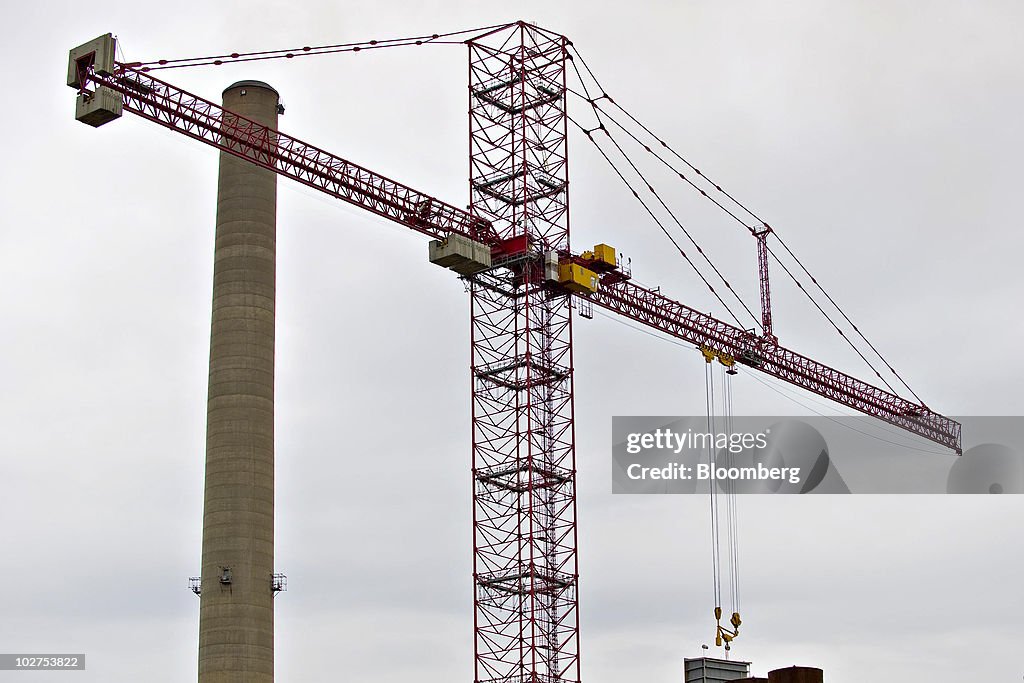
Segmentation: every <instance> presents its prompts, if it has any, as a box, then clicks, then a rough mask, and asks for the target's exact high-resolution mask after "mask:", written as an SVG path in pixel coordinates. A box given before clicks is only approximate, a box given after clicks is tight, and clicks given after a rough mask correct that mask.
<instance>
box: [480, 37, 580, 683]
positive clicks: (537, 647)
mask: <svg viewBox="0 0 1024 683" xmlns="http://www.w3.org/2000/svg"><path fill="white" fill-rule="evenodd" d="M567 49H568V41H567V40H566V38H565V37H564V36H561V35H558V34H555V33H551V32H549V31H545V30H543V29H539V28H537V27H534V26H531V25H529V24H525V23H522V22H520V23H518V24H514V25H512V26H508V27H504V28H502V29H499V30H497V31H493V32H491V33H488V34H485V35H484V36H481V37H478V38H474V39H473V40H471V41H469V60H470V64H469V76H470V87H469V99H470V102H469V105H470V192H471V202H472V205H471V211H472V212H473V213H474V214H475V215H477V216H479V217H482V218H484V219H486V220H488V221H490V222H491V224H492V225H493V227H494V229H495V231H496V232H497V233H498V235H499V236H500V237H501V238H502V239H503V240H505V242H506V243H507V245H508V249H507V250H505V251H506V253H507V254H509V255H508V256H507V257H506V258H504V259H503V258H502V257H501V256H500V255H499V256H497V257H496V258H495V265H502V266H503V267H501V268H498V269H496V270H489V271H485V272H484V273H482V274H478V275H476V276H474V277H473V278H471V280H470V285H469V287H470V293H471V309H470V311H471V318H472V323H471V324H472V331H471V338H472V342H471V344H472V372H473V477H474V491H473V535H474V544H473V549H474V567H473V572H474V580H475V600H474V604H475V620H474V628H475V631H476V633H475V646H474V655H475V659H476V675H475V680H476V681H479V682H481V683H482V682H483V681H503V682H507V681H515V682H517V683H525V682H527V681H529V682H531V683H532V682H534V681H537V682H540V681H543V682H545V683H547V682H553V681H577V680H579V616H578V610H577V576H578V573H577V559H576V474H575V472H576V463H575V446H574V432H573V378H572V311H571V308H570V296H569V295H568V292H567V291H566V290H565V289H564V288H560V287H557V286H552V285H551V280H550V279H546V278H545V268H551V267H552V264H551V263H550V262H549V261H548V262H546V261H545V259H543V258H538V255H539V254H543V253H551V252H560V253H563V254H568V253H569V206H568V178H569V167H568V158H567V149H566V134H567V130H566V123H567V119H566V109H565V106H566V102H565V99H566V98H565V93H566V82H565V76H566V73H565V66H566V60H567V59H568V58H569V57H568V51H567ZM524 247H525V248H524ZM499 251H500V250H499ZM554 267H555V268H557V263H556V264H554ZM554 279H555V280H557V276H556V277H555V278H554Z"/></svg>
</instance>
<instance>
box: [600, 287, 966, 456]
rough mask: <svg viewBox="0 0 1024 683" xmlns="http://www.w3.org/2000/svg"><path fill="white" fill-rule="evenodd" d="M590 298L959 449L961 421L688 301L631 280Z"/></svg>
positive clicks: (666, 331)
mask: <svg viewBox="0 0 1024 683" xmlns="http://www.w3.org/2000/svg"><path fill="white" fill-rule="evenodd" d="M587 298H588V299H589V300H590V301H592V302H593V303H595V304H597V305H598V306H601V307H603V308H606V309H608V310H610V311H613V312H615V313H618V314H620V315H623V316H625V317H627V318H632V319H633V320H636V321H637V322H641V323H644V324H645V325H649V326H650V327H653V328H654V329H656V330H659V331H661V332H665V333H667V334H670V335H672V336H674V337H678V338H680V339H684V340H686V341H688V342H690V343H692V344H694V345H696V346H698V347H699V346H707V347H708V348H710V349H712V350H713V351H715V352H717V353H721V354H728V355H730V356H732V357H734V358H735V359H736V360H737V361H739V362H740V363H743V364H745V365H747V366H749V367H751V368H754V369H755V370H760V371H761V372H764V373H765V374H768V375H772V376H774V377H778V378H779V379H782V380H785V381H786V382H789V383H790V384H795V385H796V386H798V387H801V388H804V389H807V390H808V391H811V392H813V393H815V394H818V395H819V396H824V397H825V398H828V399H831V400H833V401H835V402H836V403H840V404H842V405H845V406H849V407H850V408H853V409H855V410H857V411H859V412H861V413H864V414H865V415H872V416H874V417H877V418H878V419H880V420H884V421H885V422H889V423H890V424H894V425H896V426H898V427H902V428H903V429H905V430H907V431H908V432H912V433H914V434H918V435H920V436H923V437H924V438H926V439H929V440H931V441H934V442H936V443H939V444H942V445H943V446H946V447H948V448H951V449H953V450H955V451H956V452H957V453H960V424H959V423H958V422H956V421H955V420H952V419H950V418H948V417H943V416H942V415H939V414H938V413H936V412H934V411H932V410H930V409H929V408H927V407H926V406H923V405H921V404H918V403H914V402H912V401H908V400H907V399H904V398H902V397H900V396H897V395H896V394H893V393H890V392H888V391H885V390H884V389H879V388H878V387H875V386H872V385H870V384H868V383H867V382H862V381H861V380H859V379H857V378H855V377H851V376H850V375H847V374H845V373H843V372H840V371H839V370H836V369H834V368H830V367H828V366H827V365H824V364H822V363H819V362H817V361H815V360H812V359H811V358H808V357H807V356H803V355H801V354H799V353H797V352H795V351H790V350H789V349H787V348H784V347H782V346H779V345H778V344H776V343H774V341H772V340H767V339H765V338H764V337H760V336H758V335H755V334H754V333H753V332H751V331H750V330H743V329H740V328H738V327H735V326H733V325H730V324H729V323H725V322H722V321H721V320H718V319H717V318H713V317H711V316H709V315H707V314H705V313H701V312H700V311H697V310H694V309H692V308H690V307H689V306H686V305H685V304H681V303H679V302H678V301H673V300H672V299H670V298H668V297H666V296H665V295H663V294H661V293H660V292H658V291H657V290H653V289H647V288H645V287H641V286H640V285H638V284H636V283H634V282H632V281H626V282H614V281H607V280H604V281H602V283H601V288H600V289H599V290H598V291H597V293H595V294H591V295H588V296H587Z"/></svg>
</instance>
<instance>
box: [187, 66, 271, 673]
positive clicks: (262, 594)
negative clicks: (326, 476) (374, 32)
mask: <svg viewBox="0 0 1024 683" xmlns="http://www.w3.org/2000/svg"><path fill="white" fill-rule="evenodd" d="M224 109H226V110H228V111H232V112H236V113H238V114H240V115H242V116H245V117H247V118H250V119H253V120H255V121H257V122H259V123H262V124H264V125H267V126H269V127H272V128H273V129H275V130H276V129H277V115H278V94H277V92H276V91H275V90H274V89H273V88H271V87H270V86H268V85H267V84H265V83H259V82H256V81H242V82H239V83H236V84H234V85H232V86H231V87H230V88H228V89H227V90H225V91H224ZM227 124H230V122H226V125H227ZM276 230H277V175H276V174H275V173H273V172H272V171H268V170H266V169H262V168H259V167H257V166H255V165H254V164H251V163H249V162H248V161H245V160H243V159H239V158H237V157H234V156H232V155H230V154H227V153H224V152H222V153H221V157H220V179H219V186H218V191H217V233H216V247H215V256H214V271H213V323H212V329H211V333H210V384H209V399H208V404H207V428H206V490H205V500H204V509H203V558H202V581H201V584H200V586H201V592H200V607H199V681H200V683H272V681H273V680H274V586H273V578H272V577H273V573H274V297H275V256H276Z"/></svg>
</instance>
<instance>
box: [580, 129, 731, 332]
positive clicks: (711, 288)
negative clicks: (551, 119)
mask: <svg viewBox="0 0 1024 683" xmlns="http://www.w3.org/2000/svg"><path fill="white" fill-rule="evenodd" d="M567 118H568V119H569V121H570V122H572V124H573V125H574V126H576V127H577V128H579V129H580V130H581V131H583V134H584V135H586V136H587V138H588V139H589V140H590V141H591V142H592V143H594V147H596V148H597V150H598V152H600V154H601V156H602V157H603V158H604V160H605V161H606V162H607V163H608V165H609V166H611V168H612V170H613V171H615V174H616V175H617V176H618V177H619V179H620V180H622V182H623V183H624V184H625V185H626V187H627V188H628V189H629V191H630V192H631V193H632V194H633V196H634V197H635V198H636V200H637V201H638V202H640V205H641V206H642V207H643V208H644V210H645V211H646V212H647V214H648V215H649V216H650V217H651V218H652V219H653V220H654V222H655V223H656V224H657V226H658V227H659V228H660V229H661V231H662V233H664V234H665V236H666V237H667V238H668V239H669V241H670V242H671V243H672V245H673V246H674V247H675V248H676V250H677V251H678V252H679V255H680V256H682V257H683V259H684V260H685V261H686V262H687V263H688V264H690V267H691V268H693V271H694V272H695V273H697V276H698V277H700V279H701V281H702V282H703V283H704V285H705V286H707V288H708V290H709V291H710V292H711V293H712V294H713V295H714V296H715V298H716V299H718V302H719V303H720V304H722V306H723V307H724V308H725V310H726V311H727V312H728V313H729V315H730V316H731V317H732V319H733V320H734V321H735V322H736V324H737V325H739V326H740V327H742V326H743V323H741V322H740V320H739V318H738V317H736V314H735V313H733V311H732V309H731V308H729V305H728V304H727V303H725V300H724V299H723V298H722V295H721V294H719V293H718V291H717V290H716V289H715V288H714V286H713V285H712V284H711V283H710V282H709V281H708V279H707V277H705V276H704V273H702V272H701V270H700V269H699V268H698V267H697V264H696V263H694V262H693V260H692V259H691V258H690V256H689V255H688V254H687V253H686V251H685V250H684V249H683V248H682V247H681V246H680V245H679V242H677V241H676V239H675V238H674V237H673V236H672V234H671V233H670V232H669V231H668V229H667V228H666V227H665V225H664V224H663V223H662V221H661V219H659V218H658V216H657V214H655V213H654V211H653V210H652V209H651V207H650V206H648V205H647V202H645V201H644V200H643V199H642V198H641V197H640V193H639V192H638V191H637V190H635V189H634V188H633V185H632V183H630V181H629V180H628V179H627V178H626V176H625V175H624V174H623V173H622V171H620V170H619V168H618V166H616V164H615V162H614V161H612V159H611V157H609V156H608V153H607V152H605V150H604V148H602V147H601V145H600V144H598V142H597V140H595V139H594V136H593V134H592V131H589V130H587V129H586V128H584V127H583V126H582V125H580V124H579V122H577V121H576V120H575V119H574V118H572V117H571V116H568V117H567Z"/></svg>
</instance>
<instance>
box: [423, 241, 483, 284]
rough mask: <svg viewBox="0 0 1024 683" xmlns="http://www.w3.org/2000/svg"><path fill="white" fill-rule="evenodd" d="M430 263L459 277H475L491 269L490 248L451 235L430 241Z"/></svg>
mask: <svg viewBox="0 0 1024 683" xmlns="http://www.w3.org/2000/svg"><path fill="white" fill-rule="evenodd" d="M429 249H430V262H431V263H433V264H435V265H438V266H443V267H445V268H448V269H449V270H453V271H455V272H456V273H458V274H459V275H475V274H476V273H479V272H481V271H483V270H487V269H489V268H490V267H491V248H490V247H489V246H487V245H486V244H483V243H482V242H477V241H475V240H471V239H469V238H468V237H463V236H462V235H456V234H455V233H452V234H450V235H448V237H446V238H445V239H443V240H431V241H430V246H429Z"/></svg>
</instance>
